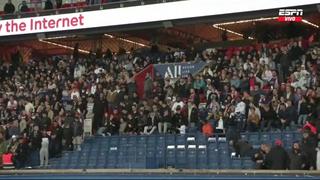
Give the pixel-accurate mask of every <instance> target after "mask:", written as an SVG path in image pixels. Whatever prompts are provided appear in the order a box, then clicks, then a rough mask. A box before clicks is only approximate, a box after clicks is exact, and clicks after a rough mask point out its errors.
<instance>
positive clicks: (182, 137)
mask: <svg viewBox="0 0 320 180" xmlns="http://www.w3.org/2000/svg"><path fill="white" fill-rule="evenodd" d="M176 144H177V145H185V144H186V136H185V135H177V137H176Z"/></svg>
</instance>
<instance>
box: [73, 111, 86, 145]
mask: <svg viewBox="0 0 320 180" xmlns="http://www.w3.org/2000/svg"><path fill="white" fill-rule="evenodd" d="M72 130H73V137H72V138H73V149H74V150H78V151H81V147H80V145H81V143H82V134H83V125H82V122H81V120H80V117H76V118H75V121H74V122H73V124H72Z"/></svg>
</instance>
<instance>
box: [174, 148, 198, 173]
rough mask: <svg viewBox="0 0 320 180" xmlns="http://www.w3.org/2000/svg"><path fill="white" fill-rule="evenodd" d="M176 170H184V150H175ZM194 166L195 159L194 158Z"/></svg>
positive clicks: (185, 156) (185, 164)
mask: <svg viewBox="0 0 320 180" xmlns="http://www.w3.org/2000/svg"><path fill="white" fill-rule="evenodd" d="M176 158H177V159H176V168H186V166H187V152H186V149H185V148H178V149H177V150H176ZM188 160H190V159H188ZM194 160H195V161H194V163H195V164H196V162H197V161H196V158H194Z"/></svg>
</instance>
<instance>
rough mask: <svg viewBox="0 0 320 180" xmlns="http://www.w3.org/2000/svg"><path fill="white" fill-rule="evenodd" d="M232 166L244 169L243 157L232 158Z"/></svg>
mask: <svg viewBox="0 0 320 180" xmlns="http://www.w3.org/2000/svg"><path fill="white" fill-rule="evenodd" d="M231 168H232V169H242V168H243V167H242V159H240V158H233V159H232V160H231Z"/></svg>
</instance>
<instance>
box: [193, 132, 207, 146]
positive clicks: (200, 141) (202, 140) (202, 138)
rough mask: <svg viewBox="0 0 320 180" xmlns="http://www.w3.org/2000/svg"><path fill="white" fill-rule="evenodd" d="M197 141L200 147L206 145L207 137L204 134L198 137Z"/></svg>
mask: <svg viewBox="0 0 320 180" xmlns="http://www.w3.org/2000/svg"><path fill="white" fill-rule="evenodd" d="M196 141H197V144H198V145H206V144H207V136H204V135H203V134H198V135H197V136H196Z"/></svg>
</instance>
